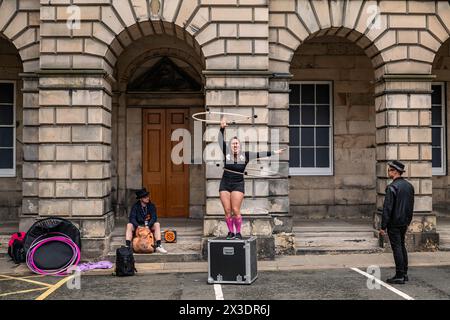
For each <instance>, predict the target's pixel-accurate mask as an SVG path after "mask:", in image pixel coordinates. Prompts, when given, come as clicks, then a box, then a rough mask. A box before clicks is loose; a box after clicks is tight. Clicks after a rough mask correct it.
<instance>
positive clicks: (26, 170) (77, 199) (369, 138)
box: [0, 0, 450, 256]
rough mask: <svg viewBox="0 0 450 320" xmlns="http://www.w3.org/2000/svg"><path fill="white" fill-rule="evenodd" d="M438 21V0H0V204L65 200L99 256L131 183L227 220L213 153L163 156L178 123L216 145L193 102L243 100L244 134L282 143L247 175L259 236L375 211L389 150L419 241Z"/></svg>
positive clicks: (49, 208) (445, 19)
mask: <svg viewBox="0 0 450 320" xmlns="http://www.w3.org/2000/svg"><path fill="white" fill-rule="evenodd" d="M449 25H450V4H449V2H448V1H405V0H403V1H385V0H381V1H362V0H351V1H349V0H328V1H327V0H309V1H307V0H128V1H126V0H40V1H38V0H0V57H1V59H0V71H1V72H0V88H1V100H0V108H2V109H0V130H1V134H0V152H1V153H0V218H1V219H2V221H6V220H17V219H19V220H20V224H21V229H26V228H27V226H29V225H30V224H31V223H32V222H33V221H35V219H37V218H41V217H46V216H50V215H58V216H62V217H67V218H69V219H71V220H72V221H74V222H76V223H77V224H78V225H79V226H80V228H81V231H82V237H83V244H84V253H85V255H86V256H98V255H99V254H105V253H106V252H107V250H108V245H109V244H108V243H109V238H110V235H111V231H112V229H113V228H114V224H115V221H116V220H117V219H120V218H123V217H126V214H127V211H128V209H129V207H130V205H131V204H132V202H133V201H134V198H133V194H134V191H135V190H136V189H138V188H140V187H141V186H142V185H145V186H146V187H148V188H150V189H152V190H154V193H155V194H156V196H157V197H159V198H158V199H159V201H160V205H161V207H162V211H161V212H162V213H163V216H167V217H171V216H179V217H191V218H201V219H203V225H204V230H203V231H204V236H205V237H207V236H212V235H218V234H221V233H223V232H224V231H225V224H224V222H223V221H222V220H223V218H222V215H223V213H222V209H221V205H220V200H219V198H218V184H219V179H220V176H221V172H222V171H221V169H220V167H217V166H216V165H215V164H216V162H217V159H216V158H214V157H211V158H208V157H206V159H205V161H201V159H200V161H194V163H193V164H190V165H174V164H171V162H170V161H168V156H169V154H170V150H171V147H172V146H173V141H170V134H171V132H172V131H173V130H175V129H177V128H185V129H188V130H189V131H190V132H194V131H195V130H199V131H198V132H197V134H200V135H204V138H205V139H201V140H200V144H201V145H202V146H203V147H206V146H207V145H210V144H211V145H214V142H215V141H216V140H217V129H218V128H217V126H216V125H206V126H203V127H201V128H198V127H196V126H195V123H194V121H193V120H192V118H191V115H192V114H194V113H196V112H199V111H204V110H205V108H207V109H208V110H210V111H223V112H239V113H242V114H246V115H251V116H255V115H256V116H257V117H251V120H248V121H247V122H244V123H241V124H239V127H237V128H242V129H243V130H244V131H245V130H247V129H249V131H248V133H247V136H246V140H248V141H249V148H250V147H251V148H253V147H254V148H260V149H261V150H263V149H267V148H272V147H274V146H272V144H276V145H277V147H278V146H280V147H288V146H289V147H290V148H289V152H288V153H284V154H283V155H281V157H280V159H279V166H280V168H279V170H280V172H281V173H282V174H284V176H278V177H267V178H261V177H253V178H250V177H249V178H248V179H247V184H246V185H247V192H246V200H245V202H244V208H243V213H244V221H245V223H244V233H246V234H253V235H257V236H258V237H259V239H260V241H262V243H264V244H265V247H266V248H269V250H272V251H273V246H274V243H275V241H274V239H275V238H276V237H277V235H278V234H280V233H283V232H287V233H289V232H291V231H292V224H293V221H295V219H296V218H329V217H336V218H354V217H362V216H370V217H372V216H373V221H374V226H375V227H376V226H377V224H378V223H379V215H378V214H377V213H376V212H377V208H380V207H381V206H382V201H383V196H384V189H385V187H386V185H387V183H388V182H389V181H388V178H387V172H386V163H387V161H389V160H392V159H398V160H401V161H404V162H405V163H406V164H407V172H406V176H407V177H408V179H409V180H410V181H411V182H412V183H413V184H414V186H415V190H416V200H415V214H414V221H413V224H412V225H411V228H410V235H411V239H412V243H413V244H414V246H415V247H416V248H418V249H420V248H422V247H424V246H425V247H427V246H428V247H430V246H433V245H434V244H436V243H437V240H438V237H437V232H436V226H437V222H436V216H437V214H446V213H447V214H448V213H449V207H450V200H449V199H450V178H449V175H448V170H447V167H448V162H449V156H448V147H447V145H448V141H449V140H450V137H449V136H448V134H449V130H448V123H449V121H450V119H449V117H450V113H449V112H448V104H449V102H450V101H449V99H450V94H449V93H450V92H449V90H450V88H449V82H450V71H449V70H450V69H449V67H450V48H449V43H450V40H449V38H450V29H449ZM250 129H251V130H250ZM230 130H231V129H230ZM193 136H194V138H193V139H192V141H191V142H192V143H191V144H188V145H187V146H190V147H191V148H192V149H194V148H195V146H196V143H198V142H196V140H195V136H196V135H193ZM255 142H258V143H257V144H256V145H255ZM274 142H276V143H274ZM197 146H198V145H197ZM200 158H201V157H200ZM196 160H198V159H196ZM263 165H265V164H263ZM288 175H289V177H288ZM158 190H162V191H161V192H160V193H158V192H159V191H158ZM174 195H175V197H174Z"/></svg>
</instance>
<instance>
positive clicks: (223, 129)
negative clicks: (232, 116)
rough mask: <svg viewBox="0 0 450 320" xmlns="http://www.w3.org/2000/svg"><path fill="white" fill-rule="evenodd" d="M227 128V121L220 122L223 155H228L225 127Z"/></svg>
mask: <svg viewBox="0 0 450 320" xmlns="http://www.w3.org/2000/svg"><path fill="white" fill-rule="evenodd" d="M226 126H227V121H226V120H225V118H222V120H221V122H220V131H219V146H220V148H221V149H222V152H223V155H224V156H226V154H227V144H226V142H225V127H226Z"/></svg>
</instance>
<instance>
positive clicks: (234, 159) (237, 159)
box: [219, 117, 285, 240]
mask: <svg viewBox="0 0 450 320" xmlns="http://www.w3.org/2000/svg"><path fill="white" fill-rule="evenodd" d="M226 126H227V122H226V119H225V117H224V118H222V120H221V122H220V132H219V145H220V146H221V148H222V152H223V155H224V156H225V165H224V172H223V175H222V180H221V181H220V187H219V193H220V201H221V202H222V206H223V210H224V212H225V221H226V223H227V227H228V235H227V240H230V239H242V235H241V225H242V217H241V204H242V201H243V200H244V192H245V185H244V172H245V167H246V166H247V164H248V162H249V161H250V160H253V159H257V158H262V157H270V156H271V155H273V154H280V153H282V152H283V151H284V150H285V149H279V150H276V151H272V152H270V151H269V152H249V151H246V152H243V153H242V152H241V142H240V141H239V139H238V137H233V138H232V139H231V141H230V143H229V145H230V152H229V153H227V145H226V142H225V140H224V137H225V127H226ZM232 212H233V215H232V214H231V213H232ZM233 227H235V228H236V234H235V233H234V228H233Z"/></svg>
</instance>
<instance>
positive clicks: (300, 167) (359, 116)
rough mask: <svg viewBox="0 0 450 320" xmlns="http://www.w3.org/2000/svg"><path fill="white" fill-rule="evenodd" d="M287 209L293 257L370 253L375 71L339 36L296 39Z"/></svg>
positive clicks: (360, 52)
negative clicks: (294, 249) (292, 234)
mask: <svg viewBox="0 0 450 320" xmlns="http://www.w3.org/2000/svg"><path fill="white" fill-rule="evenodd" d="M290 74H291V75H292V78H291V80H290V84H289V87H290V94H289V141H290V155H289V167H290V169H289V171H290V177H291V178H290V193H289V194H290V197H289V202H290V209H291V213H292V214H293V219H294V232H295V234H296V246H297V252H301V253H310V252H334V251H340V252H375V251H378V250H379V245H378V241H377V239H376V238H375V237H374V229H373V217H374V213H375V212H376V210H377V171H376V166H377V148H376V146H377V144H376V143H377V142H376V132H377V128H376V112H375V96H374V95H375V90H374V87H375V74H374V67H373V64H372V61H371V59H370V58H369V57H368V56H367V54H366V52H365V51H364V50H363V49H362V48H361V47H359V46H358V45H356V44H355V43H354V42H352V41H350V40H348V39H347V38H345V37H339V36H335V35H324V36H316V37H311V38H309V39H308V40H306V41H304V42H303V43H302V44H301V45H300V46H299V47H298V49H297V50H296V52H295V53H294V56H293V58H292V60H291V66H290Z"/></svg>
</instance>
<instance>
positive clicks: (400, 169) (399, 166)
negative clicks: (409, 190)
mask: <svg viewBox="0 0 450 320" xmlns="http://www.w3.org/2000/svg"><path fill="white" fill-rule="evenodd" d="M388 166H389V167H392V168H394V169H395V170H397V171H398V172H401V173H403V172H405V165H404V164H403V163H401V162H400V161H397V160H394V161H390V162H388Z"/></svg>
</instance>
